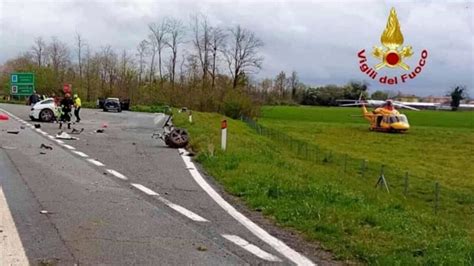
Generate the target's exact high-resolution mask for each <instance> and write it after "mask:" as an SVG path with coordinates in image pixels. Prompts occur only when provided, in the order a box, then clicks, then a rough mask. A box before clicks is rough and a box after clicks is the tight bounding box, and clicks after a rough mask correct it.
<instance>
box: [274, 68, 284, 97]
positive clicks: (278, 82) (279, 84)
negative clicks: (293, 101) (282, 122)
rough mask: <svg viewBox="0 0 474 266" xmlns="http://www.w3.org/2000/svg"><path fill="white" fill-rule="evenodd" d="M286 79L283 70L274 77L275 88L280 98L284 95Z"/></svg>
mask: <svg viewBox="0 0 474 266" xmlns="http://www.w3.org/2000/svg"><path fill="white" fill-rule="evenodd" d="M286 82H287V80H286V74H285V72H283V71H281V72H280V73H279V74H278V75H277V76H276V77H275V90H276V91H277V93H278V96H280V97H281V98H284V97H285V91H286V87H287V86H286V85H287V83H286Z"/></svg>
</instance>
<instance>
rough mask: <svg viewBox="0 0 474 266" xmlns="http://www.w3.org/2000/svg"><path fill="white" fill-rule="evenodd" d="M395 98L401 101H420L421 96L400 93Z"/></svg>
mask: <svg viewBox="0 0 474 266" xmlns="http://www.w3.org/2000/svg"><path fill="white" fill-rule="evenodd" d="M395 100H396V101H399V102H409V103H417V102H419V101H420V98H419V97H418V96H416V95H414V94H401V93H399V94H398V95H397V96H395Z"/></svg>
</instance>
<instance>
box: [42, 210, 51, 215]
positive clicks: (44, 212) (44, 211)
mask: <svg viewBox="0 0 474 266" xmlns="http://www.w3.org/2000/svg"><path fill="white" fill-rule="evenodd" d="M40 213H41V214H49V212H48V211H47V210H41V211H40Z"/></svg>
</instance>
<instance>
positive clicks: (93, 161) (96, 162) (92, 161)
mask: <svg viewBox="0 0 474 266" xmlns="http://www.w3.org/2000/svg"><path fill="white" fill-rule="evenodd" d="M86 160H87V161H88V162H90V163H91V164H95V165H97V166H104V164H103V163H101V162H99V161H97V160H94V159H86Z"/></svg>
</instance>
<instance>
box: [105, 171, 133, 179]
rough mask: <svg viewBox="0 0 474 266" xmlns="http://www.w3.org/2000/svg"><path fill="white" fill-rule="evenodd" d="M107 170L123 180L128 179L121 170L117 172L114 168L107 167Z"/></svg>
mask: <svg viewBox="0 0 474 266" xmlns="http://www.w3.org/2000/svg"><path fill="white" fill-rule="evenodd" d="M106 170H107V172H109V173H110V174H112V175H114V176H115V177H117V178H120V179H122V180H128V178H127V177H126V176H124V175H122V174H121V173H119V172H117V171H115V170H113V169H106Z"/></svg>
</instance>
